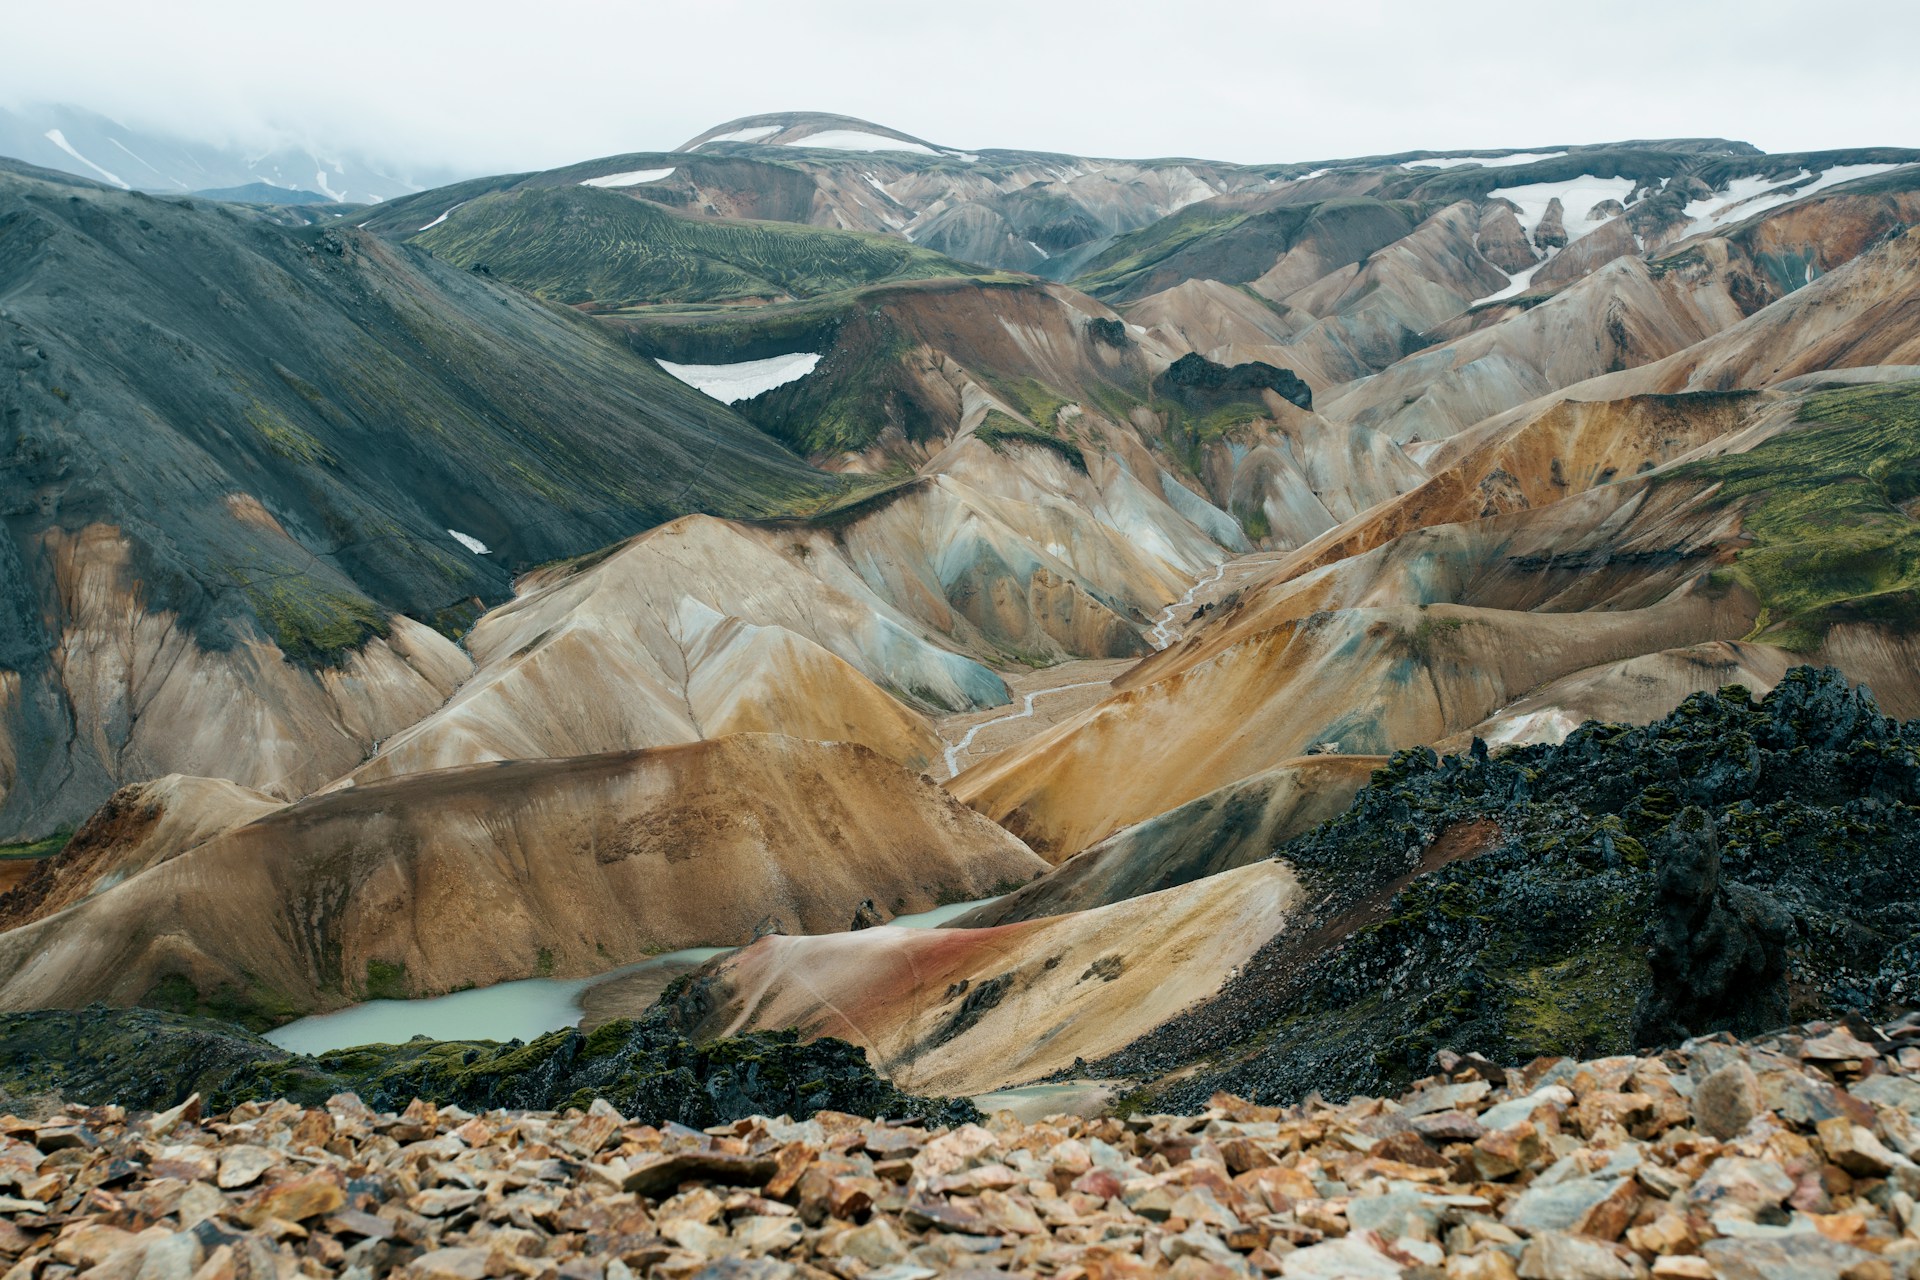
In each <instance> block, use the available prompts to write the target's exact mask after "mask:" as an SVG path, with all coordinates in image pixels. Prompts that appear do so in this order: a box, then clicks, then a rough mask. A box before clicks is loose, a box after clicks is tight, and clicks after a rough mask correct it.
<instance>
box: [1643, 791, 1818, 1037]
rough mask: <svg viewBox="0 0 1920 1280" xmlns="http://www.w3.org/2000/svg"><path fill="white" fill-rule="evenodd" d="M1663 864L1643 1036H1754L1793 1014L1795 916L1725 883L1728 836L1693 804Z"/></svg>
mask: <svg viewBox="0 0 1920 1280" xmlns="http://www.w3.org/2000/svg"><path fill="white" fill-rule="evenodd" d="M1655 847H1656V854H1655V861H1656V863H1657V865H1658V866H1659V868H1660V872H1659V882H1658V886H1657V887H1656V889H1655V890H1654V916H1653V921H1652V923H1651V925H1650V926H1649V928H1648V942H1649V950H1648V955H1647V964H1648V970H1649V986H1648V988H1647V992H1646V995H1645V997H1644V998H1643V999H1642V1001H1641V1006H1640V1013H1639V1016H1638V1018H1637V1020H1636V1024H1635V1028H1634V1036H1635V1039H1637V1040H1639V1041H1640V1042H1641V1043H1657V1042H1660V1041H1668V1040H1677V1039H1684V1038H1685V1037H1686V1036H1688V1035H1691V1034H1694V1033H1696V1032H1702V1031H1729V1030H1730V1031H1736V1032H1739V1033H1741V1034H1747V1035H1750V1034H1753V1033H1754V1032H1757V1031H1762V1030H1765V1029H1767V1028H1769V1027H1775V1026H1779V1025H1780V1024H1781V1023H1783V1022H1785V1021H1786V1015H1787V987H1786V979H1787V975H1786V943H1787V939H1788V936H1789V934H1790V932H1791V929H1792V921H1791V920H1789V919H1788V918H1787V917H1786V913H1785V912H1784V911H1783V910H1782V909H1781V908H1780V907H1779V906H1778V904H1776V903H1774V902H1773V901H1772V900H1771V899H1769V898H1767V897H1766V896H1765V895H1763V894H1758V893H1749V892H1745V891H1742V890H1739V889H1734V888H1729V887H1728V886H1727V885H1726V884H1724V883H1722V878H1721V867H1722V864H1721V860H1720V838H1719V836H1718V835H1716V834H1715V833H1714V827H1713V819H1712V818H1711V817H1709V816H1708V815H1707V812H1706V811H1705V810H1704V809H1701V808H1699V807H1697V806H1689V807H1688V808H1686V809H1685V810H1683V811H1682V812H1681V814H1680V816H1679V817H1678V818H1676V819H1674V821H1673V825H1672V826H1670V827H1668V828H1667V830H1666V831H1665V832H1664V833H1663V834H1662V835H1661V838H1660V840H1659V841H1658V843H1657V844H1656V846H1655Z"/></svg>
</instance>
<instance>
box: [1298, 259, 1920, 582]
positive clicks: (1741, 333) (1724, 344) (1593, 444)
mask: <svg viewBox="0 0 1920 1280" xmlns="http://www.w3.org/2000/svg"><path fill="white" fill-rule="evenodd" d="M1719 243H1721V242H1719V241H1709V242H1708V244H1709V245H1715V244H1719ZM1615 269H1617V270H1622V271H1632V270H1634V269H1635V268H1634V267H1633V266H1632V264H1631V263H1630V262H1628V261H1627V260H1623V261H1622V263H1621V264H1620V266H1619V267H1618V268H1610V270H1615ZM1597 278H1598V277H1596V279H1597ZM1591 284H1592V281H1588V282H1587V283H1586V284H1585V285H1582V286H1577V287H1576V290H1569V291H1568V293H1566V294H1562V295H1560V297H1559V298H1557V299H1555V301H1554V302H1552V303H1548V304H1546V305H1543V306H1541V307H1537V308H1535V309H1534V311H1533V312H1530V313H1528V314H1529V315H1531V314H1537V313H1538V312H1541V311H1546V310H1548V309H1549V307H1551V306H1556V305H1560V303H1561V302H1562V301H1563V300H1564V299H1566V298H1567V297H1568V296H1569V295H1570V294H1573V293H1575V292H1577V289H1579V288H1585V287H1588V286H1589V285H1591ZM1500 328H1505V326H1504V325H1503V326H1500ZM1483 332H1484V333H1486V334H1492V333H1494V332H1496V330H1486V331H1483ZM1416 358H1417V357H1416ZM1915 363H1920V233H1915V232H1908V233H1906V234H1904V235H1901V236H1897V237H1895V238H1893V239H1891V240H1888V241H1885V242H1883V243H1881V244H1879V245H1877V246H1875V247H1873V248H1872V249H1870V250H1868V251H1867V252H1865V253H1863V254H1861V255H1859V256H1858V257H1856V258H1854V259H1852V260H1850V261H1848V262H1846V263H1844V264H1842V265H1841V267H1840V268H1839V269H1838V270H1836V271H1834V272H1833V273H1831V274H1828V275H1825V276H1822V277H1820V278H1819V279H1817V280H1815V281H1814V282H1813V283H1812V284H1810V285H1808V286H1806V287H1805V288H1803V289H1800V290H1798V291H1796V292H1794V293H1791V294H1789V295H1787V296H1786V297H1785V298H1783V299H1781V300H1780V301H1779V302H1776V303H1773V304H1771V305H1769V306H1767V307H1764V308H1762V309H1761V310H1760V311H1757V312H1755V313H1754V314H1753V315H1752V316H1750V317H1747V318H1746V319H1743V320H1740V321H1738V322H1737V323H1735V324H1733V325H1731V326H1730V327H1728V328H1726V329H1724V330H1721V331H1719V332H1717V333H1715V334H1713V335H1711V336H1710V337H1707V338H1705V339H1703V340H1701V341H1700V342H1699V343H1697V344H1695V345H1693V346H1690V347H1688V348H1687V349H1685V350H1684V351H1680V352H1677V353H1675V354H1674V355H1672V356H1669V357H1666V358H1664V359H1662V360H1658V361H1655V362H1653V363H1650V364H1646V365H1643V366H1641V367H1638V368H1634V369H1629V370H1625V371H1622V372H1617V373H1613V374H1607V375H1603V376H1600V377H1596V378H1592V379H1588V380H1586V381H1583V382H1578V383H1575V384H1573V385H1571V386H1568V387H1566V388H1564V389H1562V390H1560V391H1556V392H1551V393H1549V394H1547V395H1544V396H1542V397H1540V398H1539V399H1536V400H1533V401H1530V402H1528V403H1525V404H1522V405H1520V406H1519V407H1517V408H1515V409H1512V410H1509V411H1506V412H1504V413H1500V414H1496V415H1493V416H1491V417H1488V418H1486V419H1484V420H1482V421H1480V422H1478V423H1477V424H1475V425H1474V426H1473V427H1472V428H1471V429H1468V430H1462V431H1458V432H1455V433H1452V434H1450V435H1447V436H1445V437H1444V438H1443V439H1442V440H1440V441H1439V442H1437V443H1436V444H1435V445H1434V446H1432V447H1430V448H1428V449H1424V450H1420V451H1419V452H1420V453H1421V456H1422V460H1423V462H1424V464H1425V467H1426V470H1427V473H1428V475H1429V477H1430V478H1429V479H1428V480H1427V481H1426V482H1425V483H1424V484H1422V485H1420V486H1419V487H1417V488H1415V489H1412V490H1411V491H1409V492H1407V493H1405V494H1403V495H1401V496H1399V497H1397V498H1394V499H1391V500H1389V501H1386V502H1383V503H1381V504H1380V505H1378V506H1376V507H1374V508H1373V509H1371V510H1368V511H1366V512H1363V513H1361V514H1360V515H1359V516H1358V517H1357V518H1355V519H1352V520H1349V521H1348V522H1346V523H1345V524H1343V525H1342V526H1340V527H1339V528H1336V529H1332V530H1330V531H1328V532H1326V533H1324V534H1322V535H1321V536H1320V537H1319V538H1317V539H1316V540H1315V541H1313V542H1311V543H1309V544H1307V545H1305V546H1303V547H1301V548H1300V550H1299V552H1298V554H1297V555H1296V556H1295V557H1293V558H1292V559H1291V560H1289V561H1288V562H1287V563H1286V564H1284V565H1283V566H1282V567H1281V568H1280V569H1279V570H1278V571H1277V572H1278V573H1279V574H1280V575H1281V576H1283V577H1285V576H1291V575H1294V574H1298V573H1304V572H1307V571H1310V570H1312V569H1315V568H1318V567H1320V566H1322V565H1326V564H1331V563H1333V562H1334V561H1337V560H1340V559H1343V558H1345V557H1348V556H1352V555H1356V554H1359V553H1360V552H1362V551H1366V550H1369V549H1371V548H1373V547H1376V546H1379V545H1381V543H1383V542H1385V541H1387V540H1388V539H1390V538H1393V537H1396V536H1398V535H1400V534H1402V533H1405V532H1408V531H1409V530H1412V529H1416V528H1420V527H1424V526H1426V525H1429V524H1434V523H1440V522H1446V521H1457V520H1471V519H1478V518H1480V517H1481V516H1484V515H1489V514H1493V513H1496V512H1500V511H1507V510H1514V509H1517V508H1520V507H1525V506H1531V505H1538V504H1540V503H1542V502H1544V501H1551V500H1553V499H1554V498H1555V497H1558V496H1562V495H1565V494H1571V493H1576V492H1579V491H1580V490H1581V489H1582V488H1584V487H1585V486H1586V485H1589V484H1594V483H1604V482H1606V481H1608V480H1610V479H1613V478H1614V477H1616V476H1621V475H1630V474H1634V473H1636V472H1640V471H1644V470H1648V469H1651V468H1653V467H1657V466H1660V465H1662V464H1664V463H1667V462H1669V461H1674V460H1677V459H1681V458H1684V457H1685V456H1688V455H1690V454H1695V453H1698V452H1700V451H1702V450H1705V449H1712V450H1735V451H1737V450H1744V449H1750V448H1752V447H1754V446H1755V445H1756V444H1758V443H1760V442H1761V441H1762V440H1764V439H1765V438H1767V437H1768V436H1770V435H1772V434H1775V433H1777V432H1779V431H1781V430H1785V429H1787V428H1789V427H1791V426H1792V424H1793V421H1794V417H1795V413H1796V412H1797V406H1798V403H1799V397H1798V395H1797V394H1796V395H1789V396H1787V397H1785V398H1782V397H1780V396H1772V397H1770V396H1767V395H1760V394H1755V393H1754V392H1752V391H1739V390H1736V389H1737V388H1761V387H1766V386H1770V385H1775V384H1787V383H1790V382H1792V381H1793V380H1795V379H1799V380H1800V381H1801V382H1802V383H1805V384H1806V385H1808V386H1810V385H1812V384H1813V383H1816V382H1818V381H1820V379H1821V378H1830V379H1835V380H1848V379H1851V378H1856V377H1866V378H1898V377H1903V376H1910V375H1908V374H1907V373H1906V372H1905V369H1906V367H1908V366H1911V365H1913V364H1915ZM1880 366H1887V368H1886V370H1885V372H1883V373H1876V372H1874V369H1876V368H1877V367H1880ZM1846 370H1852V371H1853V372H1852V373H1846V372H1841V371H1846ZM1815 375H1819V376H1818V377H1816V376H1815ZM1805 389H1806V387H1805V386H1797V385H1796V386H1785V385H1782V390H1783V391H1786V392H1794V391H1796V390H1798V391H1804V390H1805ZM1736 428H1743V429H1744V430H1743V431H1742V433H1741V434H1739V435H1737V436H1736V435H1733V434H1731V433H1733V432H1735V430H1736ZM1723 437H1724V439H1723ZM1716 441H1717V442H1718V443H1715V442H1716Z"/></svg>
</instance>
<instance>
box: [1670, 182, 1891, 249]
mask: <svg viewBox="0 0 1920 1280" xmlns="http://www.w3.org/2000/svg"><path fill="white" fill-rule="evenodd" d="M1904 167H1905V166H1903V165H1897V164H1839V165H1834V166H1833V167H1832V168H1830V169H1828V170H1827V171H1826V172H1825V173H1823V174H1821V175H1820V176H1819V177H1817V178H1814V179H1813V180H1812V181H1808V178H1809V176H1810V175H1809V174H1808V173H1807V171H1806V170H1804V169H1803V170H1801V171H1800V172H1799V173H1798V174H1796V175H1795V176H1794V177H1791V178H1787V179H1785V180H1784V181H1783V180H1780V179H1775V178H1735V179H1734V180H1733V181H1732V182H1729V183H1728V184H1727V189H1726V190H1725V191H1723V192H1721V193H1720V194H1718V195H1713V196H1708V197H1707V198H1706V199H1705V200H1695V201H1693V202H1692V203H1691V204H1689V205H1688V206H1687V207H1686V209H1685V210H1684V212H1685V213H1686V215H1687V217H1689V218H1691V219H1692V222H1691V223H1689V224H1688V226H1687V229H1686V231H1685V232H1684V233H1683V234H1682V236H1681V238H1682V239H1685V238H1686V237H1687V236H1697V235H1699V234H1701V233H1702V232H1706V231H1717V230H1719V229H1720V228H1721V227H1725V226H1730V225H1732V224H1733V223H1736V222H1745V221H1746V220H1747V219H1748V218H1751V217H1752V216H1753V215H1754V214H1756V213H1765V212H1766V211H1767V210H1769V209H1778V208H1779V207H1780V206H1781V205H1785V204H1792V203H1793V202H1794V201H1795V200H1804V199H1805V198H1806V197H1808V196H1810V195H1812V194H1813V193H1814V192H1816V191H1819V190H1821V189H1823V188H1825V187H1831V186H1837V185H1838V184H1840V183H1842V182H1852V181H1853V180H1854V179H1855V178H1869V177H1872V176H1873V175H1874V174H1877V173H1886V172H1888V171H1890V170H1893V169H1899V168H1904Z"/></svg>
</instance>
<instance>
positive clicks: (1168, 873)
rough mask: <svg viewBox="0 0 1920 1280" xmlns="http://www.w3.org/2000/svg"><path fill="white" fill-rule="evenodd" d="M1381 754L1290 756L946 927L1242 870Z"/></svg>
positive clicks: (1342, 796) (1322, 814)
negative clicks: (1292, 758) (1291, 757)
mask: <svg viewBox="0 0 1920 1280" xmlns="http://www.w3.org/2000/svg"><path fill="white" fill-rule="evenodd" d="M1385 763H1386V757H1385V756H1348V755H1317V756H1304V757H1301V758H1300V759H1297V760H1288V761H1285V762H1284V763H1282V764H1280V765H1278V766H1277V767H1275V768H1272V769H1268V770H1266V771H1265V772H1262V773H1256V774H1254V775H1253V776H1252V777H1250V778H1243V779H1241V780H1240V781H1238V782H1234V783H1230V784H1229V785H1227V786H1224V787H1221V788H1220V789H1219V790H1217V791H1212V792H1209V793H1207V794H1206V795H1204V796H1201V797H1200V798H1199V799H1198V800H1192V801H1189V802H1188V803H1186V804H1183V805H1181V806H1179V807H1178V808H1175V809H1169V810H1168V811H1167V812H1165V813H1162V814H1157V815H1155V816H1154V817H1151V818H1149V819H1147V820H1146V821H1145V822H1140V823H1136V824H1134V825H1133V826H1130V827H1127V828H1125V829H1124V830H1121V831H1117V832H1115V833H1114V834H1113V835H1111V836H1108V837H1107V838H1106V839H1105V840H1102V841H1101V842H1100V843H1099V844H1097V845H1095V846H1093V847H1092V848H1091V849H1087V850H1084V851H1082V852H1080V853H1078V854H1075V855H1074V856H1073V857H1071V858H1068V859H1067V860H1066V861H1065V862H1063V863H1061V864H1060V865H1059V866H1057V867H1055V868H1054V869H1053V870H1052V871H1049V872H1048V873H1047V874H1046V875H1044V876H1041V877H1040V878H1039V879H1038V880H1035V881H1033V882H1032V883H1031V884H1028V885H1026V886H1024V887H1022V888H1019V889H1016V890H1014V891H1013V892H1012V893H1009V894H1007V895H1006V896H1005V897H1002V898H996V899H994V900H993V901H992V902H989V903H985V904H983V905H982V906H979V907H976V908H974V909H973V910H972V911H969V912H967V914H965V915H964V916H960V917H958V918H957V919H955V920H953V921H950V922H949V924H948V926H947V927H949V928H954V929H982V928H987V927H989V926H992V925H1000V924H1011V923H1013V922H1015V921H1017V920H1035V919H1039V918H1041V917H1044V916H1058V915H1066V914H1068V913H1070V912H1075V911H1087V910H1090V909H1092V908H1094V907H1103V906H1107V905H1109V904H1111V903H1115V902H1122V901H1125V900H1126V899H1128V898H1136V897H1139V896H1140V895H1142V894H1146V893H1156V892H1158V891H1159V890H1162V889H1170V888H1173V887H1174V886H1175V885H1181V884H1186V883H1188V882H1190V881H1193V880H1199V879H1203V878H1205V877H1207V876H1212V875H1218V874H1220V873H1221V872H1223V871H1231V870H1233V869H1234V868H1236V867H1244V866H1249V865H1251V864H1253V863H1256V862H1259V861H1261V860H1263V859H1265V858H1269V857H1272V856H1273V851H1274V850H1275V849H1277V848H1279V847H1280V846H1281V845H1283V844H1285V843H1286V842H1287V841H1289V840H1291V839H1293V837H1295V836H1297V835H1299V834H1300V833H1301V832H1303V831H1307V830H1309V829H1311V828H1312V827H1314V826H1316V825H1318V824H1319V823H1321V822H1324V821H1326V820H1327V819H1328V818H1332V817H1335V816H1337V815H1338V814H1339V813H1340V812H1341V811H1342V810H1344V809H1345V808H1346V807H1347V804H1348V802H1349V801H1351V800H1352V799H1353V796H1354V793H1355V792H1357V791H1359V790H1360V788H1362V787H1364V786H1366V785H1367V781H1368V779H1369V778H1370V777H1371V776H1372V774H1373V771H1374V770H1375V769H1377V768H1379V767H1380V766H1381V765H1383V764H1385Z"/></svg>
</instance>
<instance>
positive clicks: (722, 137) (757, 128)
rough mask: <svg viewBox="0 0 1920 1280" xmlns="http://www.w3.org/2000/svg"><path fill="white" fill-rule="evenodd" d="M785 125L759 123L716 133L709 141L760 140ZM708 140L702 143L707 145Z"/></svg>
mask: <svg viewBox="0 0 1920 1280" xmlns="http://www.w3.org/2000/svg"><path fill="white" fill-rule="evenodd" d="M783 127H784V126H781V125H777V124H757V125H754V126H753V127H752V128H751V129H735V130H734V131H733V132H732V133H716V134H714V135H713V136H712V137H711V138H708V139H707V142H758V141H760V139H762V138H764V137H766V136H767V135H768V134H774V133H778V132H780V130H781V129H782V128H783ZM707 142H703V143H701V144H700V145H701V146H703V147H704V146H706V145H707Z"/></svg>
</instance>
